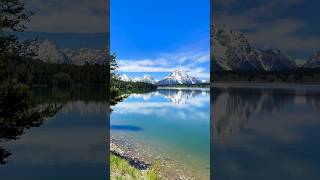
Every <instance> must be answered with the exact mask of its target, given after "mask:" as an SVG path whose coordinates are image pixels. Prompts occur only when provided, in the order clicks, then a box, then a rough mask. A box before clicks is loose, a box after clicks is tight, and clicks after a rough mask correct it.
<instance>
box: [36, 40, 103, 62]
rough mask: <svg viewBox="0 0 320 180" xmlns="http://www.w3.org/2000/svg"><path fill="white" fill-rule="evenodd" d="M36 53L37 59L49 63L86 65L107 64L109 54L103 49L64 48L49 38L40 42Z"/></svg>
mask: <svg viewBox="0 0 320 180" xmlns="http://www.w3.org/2000/svg"><path fill="white" fill-rule="evenodd" d="M36 54H37V56H36V57H35V59H39V60H41V61H44V62H47V63H51V64H54V63H57V64H76V65H84V64H86V63H89V64H105V63H106V55H107V54H106V51H105V50H102V49H91V48H81V49H69V48H64V49H62V48H59V47H58V46H57V45H56V44H55V43H53V42H51V41H49V40H45V41H43V42H42V43H40V44H39V48H38V49H37V50H36Z"/></svg>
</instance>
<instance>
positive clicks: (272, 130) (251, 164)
mask: <svg viewBox="0 0 320 180" xmlns="http://www.w3.org/2000/svg"><path fill="white" fill-rule="evenodd" d="M211 92H212V96H211V103H212V106H211V111H212V120H211V121H212V124H211V128H212V132H211V144H212V146H211V168H212V169H211V179H223V180H228V179H239V180H242V179H243V180H255V179H260V180H261V179H266V180H269V179H279V180H283V179H290V180H294V179H297V180H298V179H319V178H320V171H319V169H320V154H319V152H320V141H319V139H320V131H319V129H320V86H317V85H293V84H284V85H283V84H215V85H214V87H213V88H212V89H211Z"/></svg>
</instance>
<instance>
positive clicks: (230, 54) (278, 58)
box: [211, 25, 320, 71]
mask: <svg viewBox="0 0 320 180" xmlns="http://www.w3.org/2000/svg"><path fill="white" fill-rule="evenodd" d="M211 33H212V42H213V46H212V47H213V48H212V50H213V52H212V55H213V69H214V71H230V70H236V71H252V70H254V71H283V70H289V69H295V68H297V67H298V65H297V64H296V62H295V61H294V60H292V59H291V58H290V57H289V56H287V55H285V54H283V53H282V52H281V51H280V50H277V49H270V50H261V49H258V48H253V47H252V46H251V45H250V43H249V41H248V40H247V39H246V37H245V36H244V34H242V33H241V32H238V31H234V30H231V29H229V28H227V27H226V26H224V25H221V26H213V28H212V32H211ZM302 67H304V68H318V67H320V52H317V53H315V54H314V55H312V56H311V57H309V58H308V60H307V61H306V62H305V63H304V64H303V65H302Z"/></svg>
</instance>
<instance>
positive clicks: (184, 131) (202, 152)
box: [110, 89, 210, 179]
mask: <svg viewBox="0 0 320 180" xmlns="http://www.w3.org/2000/svg"><path fill="white" fill-rule="evenodd" d="M209 94H210V92H209V90H206V89H197V90H177V89H170V90H168V89H159V90H157V91H154V92H151V93H146V94H132V95H130V96H129V97H128V98H127V99H126V100H124V101H123V102H121V103H119V104H117V105H116V106H115V107H113V110H114V111H113V112H112V113H111V120H110V124H111V137H120V136H121V138H124V139H125V138H127V139H131V140H132V141H135V142H141V143H143V144H144V146H146V147H148V146H149V147H150V149H152V151H153V154H157V153H161V154H164V155H165V156H169V157H170V158H171V159H173V160H174V161H175V162H176V164H178V165H179V166H182V167H183V168H185V170H186V171H188V172H192V175H193V176H195V177H199V178H201V179H209V168H210V96H209Z"/></svg>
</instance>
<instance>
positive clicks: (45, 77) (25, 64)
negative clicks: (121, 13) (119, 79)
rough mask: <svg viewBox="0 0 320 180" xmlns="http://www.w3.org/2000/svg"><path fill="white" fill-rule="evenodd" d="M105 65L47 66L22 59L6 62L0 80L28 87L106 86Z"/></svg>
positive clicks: (106, 68)
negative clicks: (13, 80)
mask: <svg viewBox="0 0 320 180" xmlns="http://www.w3.org/2000/svg"><path fill="white" fill-rule="evenodd" d="M107 71H108V67H107V66H106V65H98V64H96V65H89V64H86V65H83V66H78V65H72V64H48V63H44V62H42V61H40V60H32V59H23V60H21V59H20V60H11V61H9V62H8V64H7V67H6V71H5V72H1V73H2V74H1V78H6V79H7V78H10V79H16V80H17V81H18V82H21V83H24V84H28V85H49V86H51V85H88V84H107V77H106V74H107Z"/></svg>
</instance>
